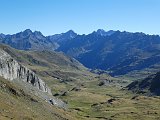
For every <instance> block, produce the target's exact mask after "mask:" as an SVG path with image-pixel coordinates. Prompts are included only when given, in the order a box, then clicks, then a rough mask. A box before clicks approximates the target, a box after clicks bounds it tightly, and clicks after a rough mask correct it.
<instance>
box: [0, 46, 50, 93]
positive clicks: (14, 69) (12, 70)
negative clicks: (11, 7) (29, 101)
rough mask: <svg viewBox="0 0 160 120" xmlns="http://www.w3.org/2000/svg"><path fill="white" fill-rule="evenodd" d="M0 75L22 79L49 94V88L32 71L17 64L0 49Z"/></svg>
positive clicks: (9, 78) (10, 78)
mask: <svg viewBox="0 0 160 120" xmlns="http://www.w3.org/2000/svg"><path fill="white" fill-rule="evenodd" d="M0 76H2V77H4V78H5V79H8V80H11V81H12V80H22V81H24V82H27V83H29V84H32V85H33V86H34V87H36V88H38V89H39V90H41V91H43V92H46V93H48V94H51V90H50V89H49V88H48V86H47V85H46V84H45V82H44V81H43V80H41V79H40V78H39V77H38V76H37V75H36V74H35V73H34V72H33V71H31V70H30V69H28V68H27V67H25V66H23V65H21V64H19V63H18V62H17V61H16V60H14V59H13V58H12V57H11V56H10V55H9V54H8V53H6V52H5V51H3V50H1V49H0Z"/></svg>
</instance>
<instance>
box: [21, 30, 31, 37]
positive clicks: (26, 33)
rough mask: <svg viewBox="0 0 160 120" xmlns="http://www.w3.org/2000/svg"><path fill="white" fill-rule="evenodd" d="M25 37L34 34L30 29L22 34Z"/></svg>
mask: <svg viewBox="0 0 160 120" xmlns="http://www.w3.org/2000/svg"><path fill="white" fill-rule="evenodd" d="M22 33H23V34H24V35H25V36H28V35H31V34H32V33H33V32H32V31H31V30H30V29H26V30H25V31H23V32H22Z"/></svg>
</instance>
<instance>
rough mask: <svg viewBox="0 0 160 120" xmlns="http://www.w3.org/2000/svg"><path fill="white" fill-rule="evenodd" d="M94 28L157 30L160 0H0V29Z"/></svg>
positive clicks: (45, 31)
mask: <svg viewBox="0 0 160 120" xmlns="http://www.w3.org/2000/svg"><path fill="white" fill-rule="evenodd" d="M27 28H29V29H31V30H33V31H34V30H38V31H41V32H42V33H43V34H44V35H51V34H55V33H62V32H66V31H68V30H70V29H72V30H74V31H75V32H77V33H79V34H82V33H85V34H87V33H91V32H92V31H94V30H97V29H104V30H106V31H107V30H121V31H124V30H125V31H130V32H145V33H149V34H160V0H0V33H4V34H13V33H17V32H20V31H23V30H25V29H27Z"/></svg>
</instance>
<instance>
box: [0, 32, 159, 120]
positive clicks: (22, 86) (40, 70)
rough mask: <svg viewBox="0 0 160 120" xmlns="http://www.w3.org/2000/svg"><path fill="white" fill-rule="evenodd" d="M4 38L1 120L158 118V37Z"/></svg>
mask: <svg viewBox="0 0 160 120" xmlns="http://www.w3.org/2000/svg"><path fill="white" fill-rule="evenodd" d="M0 43H1V44H0V68H1V69H0V119H3V120H8V119H15V120H19V119H24V120H34V119H35V120H50V119H55V120H72V119H73V120H76V119H78V120H79V119H80V120H88V119H94V120H99V119H110V120H117V119H120V120H123V119H131V120H135V119H149V120H150V119H152V120H153V119H155V120H156V119H159V118H160V117H159V115H160V114H159V113H160V111H159V107H157V106H159V100H160V98H159V95H160V94H159V93H160V83H159V78H160V77H159V76H160V73H159V72H160V70H159V68H160V62H159V61H160V47H159V45H160V37H159V36H158V35H147V34H144V33H130V32H120V31H113V30H110V31H108V32H106V31H104V30H102V29H99V30H97V31H94V32H92V33H90V34H88V35H85V34H83V35H78V34H77V33H75V32H74V31H73V30H69V31H68V32H66V33H61V34H55V35H51V36H44V35H43V34H42V33H41V32H38V31H35V32H32V31H31V30H29V29H27V30H25V31H23V32H20V33H17V34H13V35H4V34H0ZM146 106H147V107H146Z"/></svg>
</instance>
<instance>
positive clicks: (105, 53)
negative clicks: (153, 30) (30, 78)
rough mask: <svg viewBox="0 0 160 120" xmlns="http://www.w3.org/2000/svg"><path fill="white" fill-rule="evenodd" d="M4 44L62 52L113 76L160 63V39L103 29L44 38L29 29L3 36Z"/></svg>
mask: <svg viewBox="0 0 160 120" xmlns="http://www.w3.org/2000/svg"><path fill="white" fill-rule="evenodd" d="M0 42H1V43H4V44H7V45H10V46H11V47H13V48H16V49H20V50H50V51H62V52H64V53H65V54H66V55H69V56H70V57H73V58H75V59H77V60H78V61H79V62H81V63H82V64H83V65H84V66H86V67H87V68H90V69H101V70H105V71H108V73H109V74H110V75H112V76H119V75H125V74H130V72H132V73H133V71H146V69H147V70H148V71H149V70H150V69H153V68H154V69H155V71H156V72H158V69H157V67H155V66H158V65H159V61H160V54H159V52H160V36H158V35H147V34H144V33H130V32H125V31H124V32H120V31H113V30H110V31H108V32H106V31H104V30H102V29H99V30H97V31H94V32H92V33H90V34H88V35H85V34H83V35H78V34H77V33H75V32H74V31H73V30H69V31H68V32H66V33H61V34H55V35H52V36H44V35H42V33H41V32H38V31H35V32H32V31H31V30H29V29H27V30H25V31H23V32H20V33H17V34H14V35H4V34H1V35H0Z"/></svg>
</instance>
